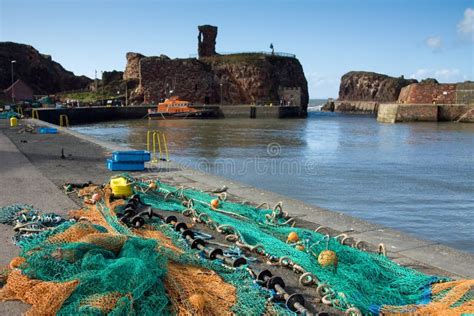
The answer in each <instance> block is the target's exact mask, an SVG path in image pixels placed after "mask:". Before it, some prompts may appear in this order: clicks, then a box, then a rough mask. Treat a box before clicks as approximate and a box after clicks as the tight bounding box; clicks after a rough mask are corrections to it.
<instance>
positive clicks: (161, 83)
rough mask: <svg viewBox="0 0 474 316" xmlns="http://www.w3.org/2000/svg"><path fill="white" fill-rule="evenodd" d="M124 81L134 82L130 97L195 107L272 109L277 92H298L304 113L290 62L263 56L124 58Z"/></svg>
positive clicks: (299, 75)
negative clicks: (289, 89) (186, 102)
mask: <svg viewBox="0 0 474 316" xmlns="http://www.w3.org/2000/svg"><path fill="white" fill-rule="evenodd" d="M124 78H125V79H127V80H139V85H138V88H137V89H136V90H135V91H134V93H133V96H132V97H133V98H134V99H135V100H138V101H144V102H145V103H154V102H158V101H159V100H160V99H162V98H166V97H168V96H169V95H170V94H173V95H178V96H180V97H182V98H184V99H187V100H189V101H192V102H195V103H214V104H219V103H221V104H252V103H253V104H255V103H264V102H265V103H270V102H272V103H273V104H278V102H279V95H278V88H279V87H300V88H301V96H300V100H298V101H299V102H298V103H299V104H301V107H302V109H303V112H305V111H306V108H307V104H308V84H307V81H306V78H305V75H304V72H303V67H302V66H301V64H300V62H299V61H298V60H297V59H296V58H292V57H280V56H271V55H264V54H235V55H215V56H211V57H205V58H204V57H203V58H200V59H199V60H198V59H195V58H187V59H169V58H167V57H165V56H160V57H143V56H142V55H139V54H136V53H129V54H127V67H126V70H125V74H124Z"/></svg>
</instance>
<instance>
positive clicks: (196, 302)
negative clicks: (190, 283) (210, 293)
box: [189, 294, 206, 312]
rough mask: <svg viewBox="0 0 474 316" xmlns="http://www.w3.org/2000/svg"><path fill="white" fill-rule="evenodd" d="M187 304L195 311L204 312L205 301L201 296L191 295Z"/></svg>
mask: <svg viewBox="0 0 474 316" xmlns="http://www.w3.org/2000/svg"><path fill="white" fill-rule="evenodd" d="M189 302H190V303H191V305H193V307H194V308H195V309H196V310H197V311H200V312H202V311H203V310H204V305H205V303H206V299H205V298H204V296H202V295H201V294H193V295H191V296H190V297H189Z"/></svg>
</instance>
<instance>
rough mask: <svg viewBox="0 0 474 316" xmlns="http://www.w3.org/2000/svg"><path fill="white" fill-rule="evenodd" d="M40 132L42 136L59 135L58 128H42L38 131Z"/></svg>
mask: <svg viewBox="0 0 474 316" xmlns="http://www.w3.org/2000/svg"><path fill="white" fill-rule="evenodd" d="M38 132H39V133H40V134H57V133H58V129H57V128H51V127H40V128H39V129H38Z"/></svg>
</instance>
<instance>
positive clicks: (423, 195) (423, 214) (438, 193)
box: [74, 112, 474, 252]
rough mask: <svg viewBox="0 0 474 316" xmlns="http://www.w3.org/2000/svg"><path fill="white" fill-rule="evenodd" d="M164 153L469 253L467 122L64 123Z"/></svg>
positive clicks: (472, 195) (472, 135)
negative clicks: (159, 137) (159, 134)
mask: <svg viewBox="0 0 474 316" xmlns="http://www.w3.org/2000/svg"><path fill="white" fill-rule="evenodd" d="M155 128H156V129H160V130H162V131H164V132H165V133H166V135H167V137H168V141H169V149H170V154H171V158H172V159H173V160H176V161H179V162H181V163H185V164H187V165H190V166H192V167H195V168H199V169H201V170H204V171H208V172H211V173H214V174H217V175H223V176H226V177H228V178H233V179H235V180H238V181H241V182H244V183H247V184H250V185H253V186H256V187H259V188H262V189H266V190H270V191H274V192H277V193H280V194H284V195H286V196H290V197H293V198H296V199H300V200H303V201H305V202H307V203H309V204H314V205H317V206H321V207H324V208H327V209H330V210H337V211H341V212H344V213H347V214H350V215H353V216H355V217H359V218H362V219H365V220H368V221H370V222H373V223H379V224H383V225H385V226H389V227H392V228H395V229H399V230H401V231H405V232H409V233H412V234H414V235H417V236H419V237H421V238H424V239H429V240H432V241H436V242H439V243H442V244H446V245H449V246H452V247H455V248H458V249H461V250H465V251H469V252H474V220H473V218H474V124H459V123H416V124H381V123H378V122H377V121H376V120H375V119H374V118H373V117H369V116H350V115H341V114H333V113H331V114H328V113H320V112H319V113H317V112H316V113H310V116H309V117H308V119H288V120H276V119H275V120H250V119H243V120H240V119H235V120H232V119H225V120H168V121H147V120H139V121H118V122H111V123H101V124H92V125H83V126H77V127H74V129H75V130H77V131H79V132H81V133H84V134H88V135H91V136H95V137H97V138H100V139H103V140H108V141H113V142H116V143H121V144H124V145H131V146H133V147H135V148H140V149H144V148H145V142H146V130H147V129H155Z"/></svg>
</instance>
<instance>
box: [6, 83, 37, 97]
mask: <svg viewBox="0 0 474 316" xmlns="http://www.w3.org/2000/svg"><path fill="white" fill-rule="evenodd" d="M3 93H4V94H5V96H6V97H7V98H9V99H13V100H15V101H24V100H33V90H32V89H31V88H30V87H29V86H28V85H27V84H26V83H24V82H23V81H21V79H18V80H17V81H15V83H13V84H12V85H11V86H9V87H8V88H6V89H5V90H3Z"/></svg>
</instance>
